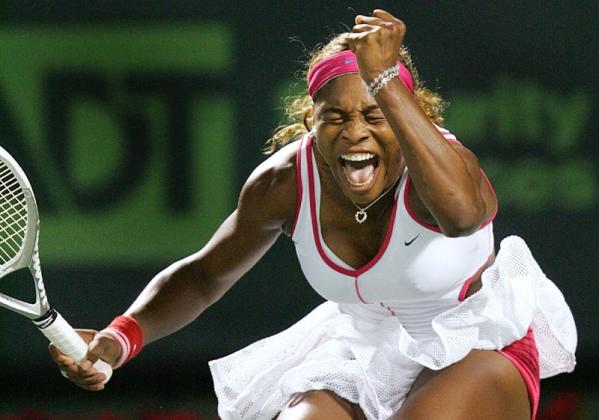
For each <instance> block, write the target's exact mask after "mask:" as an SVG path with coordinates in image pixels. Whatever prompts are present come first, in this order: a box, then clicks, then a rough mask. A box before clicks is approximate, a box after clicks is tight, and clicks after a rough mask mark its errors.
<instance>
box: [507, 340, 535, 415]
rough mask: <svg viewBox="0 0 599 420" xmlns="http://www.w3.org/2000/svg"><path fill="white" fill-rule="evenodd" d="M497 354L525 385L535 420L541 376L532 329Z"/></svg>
mask: <svg viewBox="0 0 599 420" xmlns="http://www.w3.org/2000/svg"><path fill="white" fill-rule="evenodd" d="M497 352H498V353H499V354H501V355H503V356H505V357H506V358H508V359H509V360H510V361H511V362H512V363H513V364H514V366H515V367H516V369H518V371H519V372H520V374H521V375H522V379H523V380H524V384H525V385H526V391H527V392H528V399H529V400H530V410H531V419H532V420H535V419H536V417H537V411H538V409H539V399H540V395H541V374H540V369H539V351H538V349H537V345H536V342H535V338H534V334H533V331H532V329H530V328H529V329H528V332H527V334H526V335H525V336H524V337H523V338H522V339H520V340H518V341H515V342H513V343H512V344H510V345H509V346H506V347H504V348H503V349H501V350H497Z"/></svg>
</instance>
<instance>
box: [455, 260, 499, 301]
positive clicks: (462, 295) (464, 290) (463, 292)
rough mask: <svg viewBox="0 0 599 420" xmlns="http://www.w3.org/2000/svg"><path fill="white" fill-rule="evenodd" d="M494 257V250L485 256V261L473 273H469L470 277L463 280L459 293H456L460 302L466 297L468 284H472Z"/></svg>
mask: <svg viewBox="0 0 599 420" xmlns="http://www.w3.org/2000/svg"><path fill="white" fill-rule="evenodd" d="M494 259H495V251H493V253H492V254H491V255H489V258H487V261H485V262H484V263H483V265H481V266H480V267H479V268H478V269H477V270H476V271H475V273H474V274H473V275H471V276H470V277H468V278H467V279H466V281H465V282H464V284H462V288H461V289H460V293H459V294H458V301H459V302H462V301H463V300H464V299H466V294H467V293H468V289H469V288H470V285H471V284H472V282H473V281H474V280H475V279H476V278H477V277H478V276H480V274H481V273H482V272H483V271H484V270H485V268H487V267H488V266H489V265H490V263H491V261H493V260H494Z"/></svg>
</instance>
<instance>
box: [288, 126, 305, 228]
mask: <svg viewBox="0 0 599 420" xmlns="http://www.w3.org/2000/svg"><path fill="white" fill-rule="evenodd" d="M304 142H305V137H303V138H302V139H301V143H300V147H299V149H297V154H296V156H295V166H296V167H295V172H296V177H297V203H296V205H295V215H294V216H293V221H292V222H291V230H290V235H291V236H292V237H293V233H294V232H295V226H296V225H297V219H298V217H299V212H300V208H301V207H302V198H303V196H304V185H303V182H302V149H303V147H304Z"/></svg>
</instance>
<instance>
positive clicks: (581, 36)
mask: <svg viewBox="0 0 599 420" xmlns="http://www.w3.org/2000/svg"><path fill="white" fill-rule="evenodd" d="M376 6H377V7H381V8H388V10H390V11H392V12H394V13H395V14H396V15H397V16H400V17H401V18H402V19H404V20H405V22H406V23H407V26H408V34H407V37H406V42H407V44H408V45H409V46H410V49H411V51H412V55H413V57H414V60H415V62H416V65H417V67H418V69H419V71H420V74H421V76H422V78H423V79H424V80H425V81H426V82H427V84H428V85H429V86H430V87H433V88H435V89H438V90H439V91H440V92H441V93H442V94H443V96H444V97H445V98H446V99H447V100H448V101H449V102H450V103H454V105H455V107H456V109H465V108H461V107H460V106H461V105H462V104H463V103H464V102H463V98H464V97H468V98H469V100H470V101H471V103H475V102H473V101H474V100H480V103H481V104H483V105H481V106H487V107H489V109H490V110H491V111H489V114H488V115H491V117H488V122H486V123H485V124H483V130H482V131H480V130H479V131H476V130H469V129H468V126H466V125H464V124H465V123H462V122H463V121H468V120H469V117H470V114H466V113H461V114H460V115H458V116H452V115H451V113H449V117H448V128H449V129H450V130H453V131H455V132H456V135H457V136H458V138H460V139H461V140H462V141H463V142H464V143H465V144H466V145H468V146H470V147H471V148H472V149H473V150H474V151H475V152H476V153H477V155H479V157H480V158H481V161H482V162H485V161H492V162H497V161H499V162H500V163H502V166H499V170H497V171H496V172H495V178H497V182H499V183H500V184H501V185H500V187H501V188H498V193H499V194H500V195H499V198H500V212H499V214H498V217H497V219H496V223H495V232H496V238H497V242H499V240H500V239H501V238H503V237H505V236H507V235H510V234H517V235H520V236H522V237H523V238H525V239H526V241H527V242H528V244H529V247H530V248H531V250H532V251H533V254H534V255H535V257H536V258H537V260H538V262H539V263H540V265H541V267H542V268H543V270H544V271H545V273H546V274H547V275H548V276H549V277H550V278H552V279H554V281H555V283H556V284H557V285H558V286H559V287H560V289H561V290H562V291H563V293H564V295H565V296H566V299H567V300H568V302H569V303H570V305H571V308H572V311H573V313H574V316H575V319H576V322H577V326H578V329H579V344H580V345H579V350H578V360H579V365H578V368H577V369H576V371H575V372H574V373H573V374H570V375H561V376H559V377H556V378H552V379H550V380H547V381H545V382H544V387H545V389H546V390H547V391H548V393H547V394H544V395H551V394H552V393H556V392H561V391H564V390H566V391H573V392H579V393H581V395H583V396H584V395H587V394H588V393H592V392H596V390H597V385H598V384H597V382H596V380H595V379H594V378H595V377H596V376H597V375H598V374H599V371H598V369H597V365H596V363H595V360H594V359H595V355H596V354H597V352H598V351H599V330H598V329H597V328H596V325H595V320H596V319H597V309H596V296H597V295H598V294H599V286H598V285H597V282H596V281H595V279H596V276H597V275H596V273H597V272H598V270H599V266H598V262H599V252H598V251H599V235H598V229H597V227H596V226H597V225H596V216H597V210H598V206H597V196H598V194H599V193H598V191H597V162H598V161H599V159H598V154H599V147H598V145H597V141H596V138H595V137H596V135H595V124H594V122H595V121H596V118H595V115H596V114H597V111H599V109H598V108H599V105H598V99H599V77H598V76H597V71H596V70H597V68H599V54H598V53H597V52H599V37H598V36H597V35H596V28H597V27H598V26H599V4H598V3H597V2H595V1H589V2H578V1H549V2H537V1H525V2H516V3H514V2H508V1H497V2H462V3H460V4H459V5H458V4H457V3H456V2H450V1H437V2H434V3H426V4H424V3H423V2H419V1H405V2H401V3H398V2H391V1H381V2H378V3H377V4H376ZM372 7H373V3H372V2H366V1H355V2H342V1H327V2H320V1H308V0H305V1H302V2H289V1H259V2H233V1H211V0H209V1H201V2H198V1H175V2H167V1H157V0H154V1H145V2H118V1H87V2H76V1H54V2H39V1H14V0H4V1H3V2H2V5H1V6H0V28H4V29H6V28H40V27H41V28H47V29H52V28H58V27H67V28H68V27H91V28H94V27H99V26H103V27H106V26H107V27H110V26H111V25H123V24H124V25H132V26H133V25H141V26H142V27H147V28H152V27H156V26H159V25H162V24H169V25H170V24H193V25H205V24H207V23H210V22H217V23H225V24H227V25H228V27H229V28H231V30H232V33H233V38H234V46H235V54H234V60H233V64H232V65H231V67H230V68H229V69H227V72H226V75H224V76H223V77H220V78H219V79H218V82H217V83H221V84H222V86H226V88H225V90H226V91H227V92H229V99H230V100H231V101H232V103H233V106H234V110H235V119H234V121H231V125H233V126H234V131H235V144H234V148H232V149H231V150H230V153H231V154H232V155H233V156H234V183H235V188H234V189H235V191H238V190H239V189H240V188H241V185H242V184H243V182H244V181H245V179H246V177H247V176H248V175H249V173H250V172H251V171H252V169H253V168H254V167H255V166H256V165H257V164H258V163H259V162H260V161H261V160H262V159H263V158H264V156H263V155H262V152H261V149H262V147H263V143H264V141H265V139H266V138H268V137H269V135H270V134H271V133H272V129H273V126H274V125H275V124H276V123H277V122H278V121H279V120H280V118H281V114H280V109H278V107H280V106H281V104H280V102H277V100H278V99H279V96H281V91H280V89H282V88H283V89H284V87H285V86H288V85H289V83H290V82H291V81H292V80H293V75H294V73H296V72H297V71H298V70H301V62H302V60H303V59H304V58H305V54H304V46H305V48H308V49H310V48H312V47H313V46H314V45H316V44H317V43H319V42H323V41H324V40H326V39H327V37H329V36H330V35H331V34H333V33H336V32H339V31H341V30H343V29H344V28H346V27H347V26H351V24H352V19H353V16H354V15H355V12H359V13H368V12H369V10H370V9H371V8H372ZM1 48H2V46H1V45H0V49H1ZM82 48H85V46H82ZM0 65H2V63H0ZM502 80H508V81H516V82H515V83H512V84H509V83H508V84H507V85H505V84H504V85H502V84H501V81H502ZM301 83H302V82H301V81H300V83H299V85H298V86H299V87H300V88H301V86H302V84H301ZM518 83H520V85H518ZM527 83H528V84H532V85H533V86H535V89H536V90H534V92H537V93H538V95H539V96H538V100H537V102H535V104H536V105H538V107H539V109H542V110H543V111H542V112H541V111H540V114H538V115H536V114H534V115H533V114H525V113H521V112H520V111H518V110H521V109H524V108H521V105H520V104H518V103H517V100H516V99H514V98H517V97H518V96H517V93H518V92H517V86H524V85H526V84H527ZM498 86H499V88H498ZM502 86H505V87H507V88H506V90H508V91H506V92H504V93H505V95H504V98H507V99H505V100H506V101H507V105H506V106H504V107H503V108H501V106H499V105H497V103H496V102H494V101H495V99H494V98H499V99H497V101H499V100H500V99H501V98H500V95H499V94H498V93H497V92H498V90H499V91H500V90H501V87H502ZM24 89H25V88H24ZM293 89H295V90H297V89H298V87H295V88H291V90H293ZM1 92H2V86H1V85H0V93H1ZM579 94H580V95H583V96H584V97H585V98H587V99H586V100H587V102H586V103H587V104H588V107H589V109H590V110H589V111H588V114H586V117H585V118H583V119H582V121H583V122H582V127H581V128H580V129H579V130H577V131H576V133H578V134H577V135H578V137H577V138H576V139H575V140H573V141H575V146H573V147H572V148H571V149H569V150H567V151H566V152H563V153H562V152H559V153H557V152H555V150H554V149H553V148H552V147H553V146H551V144H550V142H551V139H552V138H553V137H552V133H553V132H552V131H551V127H553V126H552V124H553V123H552V120H551V115H552V114H551V113H550V112H548V111H547V109H546V108H547V107H551V109H554V108H555V107H560V106H563V107H564V109H565V108H566V107H567V105H568V104H569V103H570V102H568V101H570V100H571V98H572V97H574V95H579ZM543 95H545V96H543ZM549 97H551V98H557V99H555V101H554V102H551V101H550V100H549V99H547V98H549ZM2 107H5V108H6V109H9V110H11V111H12V109H11V104H10V101H8V102H6V103H4V102H0V111H1V110H2ZM450 109H451V108H450ZM506 109H507V110H509V109H516V110H517V111H516V113H515V116H514V115H512V116H511V118H513V119H517V123H518V124H521V126H522V127H527V124H532V123H534V124H541V127H543V128H542V129H541V131H540V132H541V133H542V134H543V135H542V136H539V137H537V138H535V139H534V141H532V140H531V139H529V138H527V137H526V136H524V135H522V132H521V131H517V130H516V131H515V132H514V133H515V134H514V133H512V134H510V133H508V134H506V135H504V136H503V137H502V135H501V132H502V131H501V130H502V127H503V129H505V126H507V124H508V123H509V121H508V120H507V115H508V113H507V111H506ZM474 111H476V109H474ZM472 115H473V117H472V118H477V116H476V115H477V114H475V113H473V114H472ZM533 119H534V121H533ZM452 121H454V125H453V126H452V125H451V124H450V123H451V122H452ZM510 121H511V120H510ZM0 126H1V127H2V129H3V134H1V136H0V143H2V144H3V145H5V144H12V145H18V144H20V142H21V141H22V139H18V138H17V137H16V134H15V132H14V130H11V127H10V126H9V125H8V124H7V123H6V121H4V122H3V121H0ZM498 133H499V134H498ZM506 139H508V140H509V141H508V140H506ZM16 147H18V146H16ZM526 157H531V158H538V159H539V160H540V161H541V162H542V164H543V165H545V166H544V168H545V172H543V173H542V178H546V179H553V178H550V177H551V176H553V174H554V173H555V172H556V171H558V170H560V168H561V166H560V165H561V164H562V162H564V161H566V160H568V159H584V160H585V162H590V166H589V167H585V168H587V169H585V170H587V172H590V173H591V175H590V178H591V179H592V180H593V182H594V183H592V184H591V187H590V189H591V194H592V197H593V199H591V200H590V201H589V200H587V201H586V202H587V204H586V205H585V206H583V207H582V208H580V207H576V206H572V205H570V204H566V205H564V204H563V203H568V202H567V201H566V198H564V195H563V192H562V193H559V191H562V190H563V189H562V190H560V189H559V188H558V187H559V186H558V185H554V184H552V183H549V184H548V183H547V182H545V183H543V182H541V183H540V184H542V185H543V188H549V190H548V191H549V192H548V194H546V195H545V196H543V197H545V198H544V199H543V200H544V201H542V202H541V203H542V204H541V205H538V206H533V207H530V206H529V207H526V206H518V205H517V204H514V201H513V200H512V199H511V197H510V196H509V194H510V191H512V189H513V188H515V186H514V185H515V184H516V183H517V182H520V181H518V180H517V179H516V177H515V175H514V173H513V172H511V169H512V168H514V165H516V164H517V163H518V162H522V161H523V159H524V158H526ZM23 165H24V166H25V167H26V168H27V167H32V166H33V165H32V164H31V163H30V162H23ZM510 165H512V166H510ZM588 168H590V169H588ZM489 172H490V173H491V171H489ZM564 174H565V175H564V176H565V177H567V173H564ZM39 176H43V174H40V175H39ZM512 177H513V179H511V178H512ZM541 181H543V179H541ZM566 181H567V179H566ZM566 181H564V182H566ZM574 187H575V186H574ZM574 187H573V188H574ZM115 188H116V187H115ZM539 188H540V187H539ZM534 189H535V184H534V183H533V184H532V186H531V193H534V191H533V190H534ZM589 202H590V203H591V204H588V203H589ZM502 203H507V204H506V205H503V204H502ZM52 204H53V203H50V202H47V203H45V204H42V210H44V208H43V207H44V206H48V207H50V206H51V205H52ZM233 206H234V201H233V200H232V202H231V208H232V207H233ZM82 223H85V220H82ZM121 239H122V238H121ZM172 240H176V238H172ZM200 246H201V243H199V244H198V247H200ZM169 262H170V261H169V260H164V261H158V260H157V261H155V263H153V264H143V265H142V266H141V267H140V266H139V265H138V264H134V263H131V264H127V263H116V264H111V265H103V264H97V263H93V264H90V263H89V262H81V263H80V264H73V263H71V262H69V263H68V264H67V263H64V264H60V263H57V264H51V265H50V266H45V267H44V271H45V278H46V282H47V284H48V293H49V296H50V297H51V300H52V301H53V302H54V303H55V304H57V305H58V306H59V307H60V309H61V311H62V313H63V314H64V315H65V317H66V318H67V319H69V320H71V321H72V322H73V324H75V325H77V326H86V327H90V328H101V327H102V326H103V325H105V324H106V323H107V322H109V321H110V320H111V319H112V318H113V316H115V315H116V314H119V313H121V312H122V311H123V310H124V309H126V307H127V306H128V305H129V304H130V302H131V301H132V300H133V299H134V298H135V296H136V295H137V293H139V291H140V290H141V289H142V288H143V286H144V284H145V283H146V282H147V281H148V280H149V279H150V278H151V277H152V276H153V275H154V274H155V273H156V272H157V271H158V270H160V269H161V268H162V267H164V266H165V265H166V264H168V263H169ZM63 279H69V283H68V286H66V285H65V282H64V280H63ZM72 279H77V280H76V287H72V283H73V280H72ZM321 301H322V299H321V298H320V297H319V296H318V295H316V293H315V292H314V291H312V290H311V289H310V288H309V286H308V285H307V283H306V282H305V280H304V279H303V276H302V274H301V272H300V270H299V265H298V263H297V261H296V258H295V252H294V250H293V246H292V244H291V242H290V240H289V239H288V238H281V240H279V241H278V242H277V244H276V245H275V246H274V247H273V249H272V250H271V251H270V252H269V253H268V255H267V256H266V257H265V258H264V259H263V260H262V261H261V262H260V263H259V264H258V265H257V266H256V267H255V268H254V269H253V270H252V271H251V272H250V273H248V275H246V276H245V277H244V279H242V280H241V281H240V282H239V284H237V285H236V286H235V287H234V288H233V289H232V290H231V291H230V293H228V294H227V296H225V297H224V298H223V300H222V301H221V302H219V303H218V304H217V305H215V306H214V307H212V308H210V309H209V310H208V311H207V312H206V313H205V314H204V315H203V316H202V317H201V318H200V319H199V320H197V321H196V322H195V323H194V324H193V325H191V326H189V327H187V328H185V329H183V330H182V331H179V332H177V333H175V334H174V335H173V336H172V337H169V338H168V339H165V340H161V341H159V342H157V343H154V344H152V345H150V346H148V347H147V348H146V349H145V350H144V352H143V353H142V354H141V356H140V357H139V359H138V360H135V361H134V362H132V363H131V364H130V365H129V366H127V367H125V368H123V370H122V371H119V372H117V373H116V375H115V377H114V378H113V380H112V382H111V386H110V387H109V388H108V389H107V390H106V391H105V392H103V393H101V394H99V395H93V396H90V394H87V393H84V392H82V391H79V390H75V389H74V388H73V387H72V386H71V385H70V384H68V383H66V382H65V381H64V380H63V379H62V378H61V377H60V376H59V375H58V374H57V373H56V372H55V368H54V366H52V363H51V362H50V359H49V357H48V356H47V354H46V352H45V351H44V347H45V345H46V344H45V342H44V340H45V339H44V338H43V337H42V336H41V335H39V334H38V333H36V332H35V330H34V329H33V327H32V326H31V325H30V323H29V321H27V320H25V319H22V318H20V317H19V316H17V315H15V314H12V313H8V312H3V313H2V314H1V315H0V369H1V370H2V372H3V374H4V375H3V376H4V381H2V382H1V383H0V400H1V401H4V404H5V410H8V411H12V412H18V411H19V410H20V407H21V406H22V405H23V404H21V402H22V401H29V402H30V403H31V404H34V403H35V401H36V398H35V397H31V395H36V394H38V395H39V396H40V397H39V400H38V401H45V400H44V399H43V398H42V396H44V395H46V396H47V395H55V396H56V401H58V402H57V403H56V404H61V403H60V401H62V400H61V396H63V395H67V394H68V395H72V398H73V400H74V401H78V402H80V403H81V404H82V405H84V406H85V405H88V406H89V407H108V406H112V405H111V404H110V401H115V400H116V399H118V398H123V396H130V398H131V399H132V400H135V401H145V402H146V403H147V401H149V400H152V399H153V400H152V404H150V405H153V406H157V407H158V406H168V404H169V401H179V399H181V398H182V399H185V398H188V399H194V398H198V397H197V396H198V395H206V398H207V401H208V403H207V404H208V405H209V406H210V404H212V405H213V403H214V401H213V400H212V399H211V398H212V396H211V386H212V383H211V379H210V377H209V371H208V367H207V361H208V360H210V359H213V358H216V357H221V356H224V355H226V354H228V353H230V352H232V351H234V350H236V349H238V348H241V347H242V346H244V345H247V344H249V343H251V342H253V341H255V340H257V339H259V338H262V337H264V336H268V335H271V334H274V333H276V332H277V331H280V330H281V329H284V328H286V327H287V326H289V325H291V324H292V323H293V322H294V321H295V320H297V319H298V318H300V317H301V316H303V315H304V314H305V313H307V312H308V311H309V310H310V309H311V308H313V307H314V306H316V305H317V304H318V303H319V302H321ZM545 398H547V397H545ZM581 398H584V397H581ZM11 401H12V403H11ZM11 404H12V405H11ZM39 404H40V405H38V406H37V407H38V408H39V409H41V410H50V408H48V407H51V406H52V403H47V404H46V403H45V402H40V403H39ZM63 404H65V403H63ZM116 409H117V410H118V407H117V408H116ZM2 410H3V406H2V405H0V414H1V413H2V412H3V411H2Z"/></svg>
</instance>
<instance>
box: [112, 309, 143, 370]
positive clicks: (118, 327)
mask: <svg viewBox="0 0 599 420" xmlns="http://www.w3.org/2000/svg"><path fill="white" fill-rule="evenodd" d="M106 329H107V330H113V331H116V332H117V333H119V335H120V336H121V337H122V338H123V339H124V340H125V341H126V344H127V345H126V346H124V347H123V352H126V356H125V355H123V356H121V358H120V360H121V363H119V365H122V364H125V363H127V362H128V361H129V360H131V359H133V358H134V357H135V356H137V355H138V354H139V352H140V351H141V348H142V347H143V341H144V336H143V332H142V330H141V327H140V326H139V324H138V323H137V321H136V320H135V319H134V318H132V317H130V316H127V315H121V316H117V317H116V318H115V319H113V320H112V322H111V323H110V324H109V325H108V326H107V327H106ZM119 341H120V340H119ZM121 345H122V343H121Z"/></svg>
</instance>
